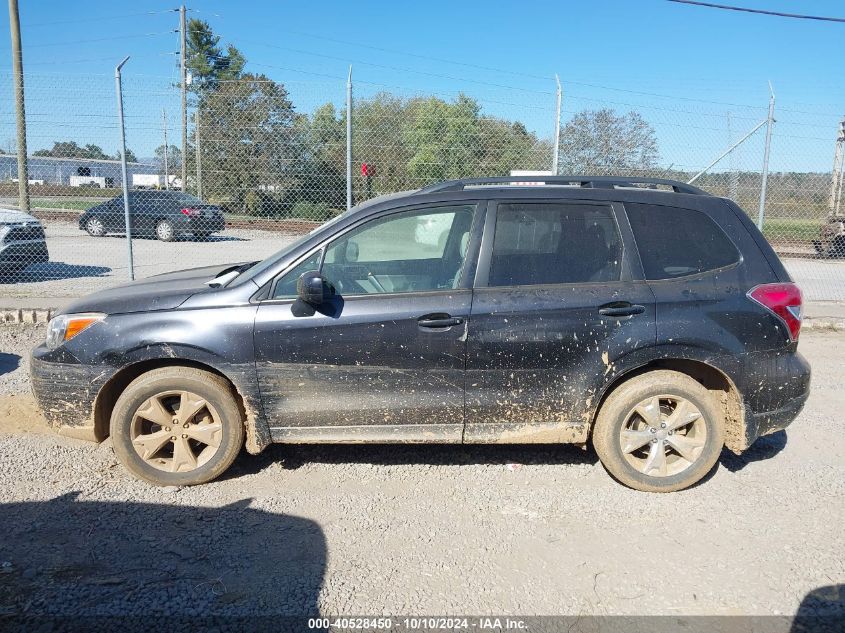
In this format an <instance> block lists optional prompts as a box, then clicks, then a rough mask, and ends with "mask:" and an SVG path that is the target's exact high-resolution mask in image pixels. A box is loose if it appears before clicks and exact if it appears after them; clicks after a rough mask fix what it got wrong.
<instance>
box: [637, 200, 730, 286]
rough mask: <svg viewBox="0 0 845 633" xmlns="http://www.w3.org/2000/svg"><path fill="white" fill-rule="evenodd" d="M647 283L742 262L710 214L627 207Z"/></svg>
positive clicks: (685, 210) (679, 209)
mask: <svg viewBox="0 0 845 633" xmlns="http://www.w3.org/2000/svg"><path fill="white" fill-rule="evenodd" d="M625 211H626V212H627V214H628V219H629V220H630V222H631V228H632V229H633V231H634V238H635V239H636V241H637V248H638V250H639V252H640V260H641V261H642V264H643V269H644V272H645V277H646V279H650V280H657V279H672V278H675V277H684V276H687V275H695V274H698V273H702V272H706V271H709V270H716V269H717V268H724V267H725V266H730V265H732V264H735V263H736V262H738V261H739V252H738V251H737V250H736V247H735V246H734V245H733V242H731V240H730V239H729V238H728V236H727V235H725V232H724V231H723V230H722V229H721V228H719V226H718V225H717V224H716V223H715V222H714V221H713V220H711V219H710V218H709V217H708V216H707V215H706V214H704V213H702V212H700V211H694V210H693V209H683V208H680V207H667V206H663V205H656V204H633V203H629V204H626V205H625Z"/></svg>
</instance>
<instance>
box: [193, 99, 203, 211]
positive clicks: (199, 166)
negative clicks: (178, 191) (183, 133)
mask: <svg viewBox="0 0 845 633" xmlns="http://www.w3.org/2000/svg"><path fill="white" fill-rule="evenodd" d="M194 135H195V136H196V138H195V139H194V145H195V146H194V149H195V150H196V157H195V161H196V163H197V198H200V199H202V160H201V159H200V156H202V152H201V151H200V110H199V108H197V109H196V111H195V112H194Z"/></svg>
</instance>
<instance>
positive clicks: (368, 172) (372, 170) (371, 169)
mask: <svg viewBox="0 0 845 633" xmlns="http://www.w3.org/2000/svg"><path fill="white" fill-rule="evenodd" d="M361 175H362V176H364V177H366V178H369V177H370V176H375V175H376V166H375V165H372V164H370V163H361Z"/></svg>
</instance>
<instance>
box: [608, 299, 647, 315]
mask: <svg viewBox="0 0 845 633" xmlns="http://www.w3.org/2000/svg"><path fill="white" fill-rule="evenodd" d="M643 312H645V306H641V305H639V304H636V303H628V302H627V301H615V302H614V303H607V304H605V305H603V306H600V307H599V314H601V315H602V316H609V317H626V316H634V315H635V314H642V313H643Z"/></svg>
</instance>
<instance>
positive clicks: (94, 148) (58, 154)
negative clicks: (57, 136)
mask: <svg viewBox="0 0 845 633" xmlns="http://www.w3.org/2000/svg"><path fill="white" fill-rule="evenodd" d="M32 155H33V156H49V157H51V158H88V159H91V160H120V152H117V153H116V154H115V155H114V156H109V155H108V154H106V153H105V152H104V151H103V148H102V147H100V146H99V145H93V144H91V143H89V144H88V145H86V146H85V147H81V146H79V145H77V144H76V141H55V142H54V143H53V147H52V149H39V150H36V151H34V152H33V153H32ZM126 160H127V161H129V162H132V163H134V162H138V158H137V157H136V156H135V153H134V152H133V151H132V150H131V149H128V148H127V150H126Z"/></svg>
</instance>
